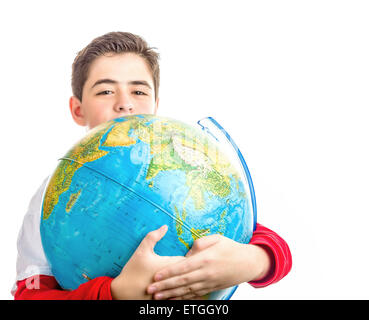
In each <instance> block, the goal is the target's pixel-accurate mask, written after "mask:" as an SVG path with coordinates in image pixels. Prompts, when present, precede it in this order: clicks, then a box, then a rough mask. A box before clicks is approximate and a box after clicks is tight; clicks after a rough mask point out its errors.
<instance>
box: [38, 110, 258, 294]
mask: <svg viewBox="0 0 369 320" xmlns="http://www.w3.org/2000/svg"><path fill="white" fill-rule="evenodd" d="M241 174H242V173H240V172H239V171H238V170H236V169H235V168H234V166H232V164H231V162H230V161H229V159H228V158H227V157H226V156H225V155H224V154H223V153H222V151H221V150H220V148H219V146H217V145H216V144H215V143H213V142H212V141H211V140H210V139H209V137H208V136H207V135H206V134H205V133H203V132H202V130H200V129H198V128H195V127H193V126H190V125H188V124H185V123H183V122H181V121H178V120H174V119H170V118H164V117H158V116H153V115H136V116H127V117H122V118H118V119H115V120H112V121H109V122H107V123H104V124H102V125H100V126H98V127H96V128H94V129H93V130H91V131H90V132H89V133H88V134H87V135H86V136H85V137H84V138H83V139H81V141H79V142H78V143H77V144H76V145H75V146H73V147H72V148H71V149H70V150H69V151H68V152H67V153H66V155H65V156H64V157H63V158H61V159H60V161H59V163H58V166H57V167H56V169H55V171H54V173H53V174H52V175H51V176H50V178H49V181H48V184H47V187H46V190H45V192H44V196H43V203H42V215H41V223H40V232H41V240H42V245H43V248H44V252H45V255H46V258H47V260H48V262H49V264H50V266H51V270H52V273H53V275H54V276H55V278H56V280H57V281H58V283H59V284H60V285H61V286H62V287H63V288H65V289H76V288H77V287H78V286H79V285H80V284H82V283H84V282H86V281H88V280H89V279H93V278H95V277H99V276H109V277H116V276H117V275H119V273H120V272H121V270H122V268H123V267H124V265H125V264H126V263H127V261H128V260H129V259H130V257H131V256H132V254H133V253H134V251H135V250H136V248H137V246H138V245H139V243H140V242H141V240H142V239H143V238H144V237H145V235H146V234H147V233H148V232H150V231H152V230H154V229H157V228H159V227H160V226H162V225H164V224H166V225H168V227H169V229H168V232H167V233H166V235H165V236H164V238H163V239H162V240H161V241H159V242H158V244H157V245H156V246H155V252H156V253H157V254H159V255H165V256H177V255H182V256H183V255H185V254H186V253H187V252H188V250H189V249H190V248H191V246H192V244H193V242H194V241H195V240H196V239H198V238H200V237H202V236H206V235H211V234H221V235H223V236H226V237H228V238H230V239H233V240H235V241H238V242H240V243H248V242H249V241H250V239H251V237H252V233H253V226H254V223H255V221H254V214H253V208H252V205H250V203H252V201H251V193H252V192H253V191H251V190H250V187H249V185H247V184H246V183H244V181H243V179H242V178H241ZM235 288H236V287H232V288H228V289H224V290H221V291H217V292H213V293H211V294H210V295H208V296H207V298H209V299H229V298H230V297H231V295H232V294H233V292H234V290H235Z"/></svg>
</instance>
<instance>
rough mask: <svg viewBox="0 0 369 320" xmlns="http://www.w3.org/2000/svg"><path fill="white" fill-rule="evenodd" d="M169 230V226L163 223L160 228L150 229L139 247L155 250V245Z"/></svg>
mask: <svg viewBox="0 0 369 320" xmlns="http://www.w3.org/2000/svg"><path fill="white" fill-rule="evenodd" d="M167 231H168V226H167V225H163V226H161V227H160V228H159V229H156V230H153V231H150V232H149V233H148V234H147V235H146V236H145V238H143V240H142V241H141V243H140V245H139V247H141V248H142V247H143V248H144V249H146V250H151V251H154V247H155V245H156V244H157V243H158V242H159V241H160V240H161V239H162V238H163V237H164V236H165V234H166V233H167Z"/></svg>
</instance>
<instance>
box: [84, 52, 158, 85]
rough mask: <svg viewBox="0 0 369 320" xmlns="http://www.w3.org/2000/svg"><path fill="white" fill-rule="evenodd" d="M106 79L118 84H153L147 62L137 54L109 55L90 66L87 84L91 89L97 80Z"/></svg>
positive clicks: (101, 57) (99, 58) (97, 59)
mask: <svg viewBox="0 0 369 320" xmlns="http://www.w3.org/2000/svg"><path fill="white" fill-rule="evenodd" d="M104 78H109V79H114V80H116V81H117V82H126V81H134V80H146V81H148V82H150V83H153V77H152V74H151V72H150V69H149V67H148V65H147V63H146V61H145V60H144V59H143V58H142V57H140V56H139V55H137V54H135V53H123V54H109V55H103V56H100V57H98V58H96V59H95V60H94V61H93V62H92V63H91V65H90V69H89V72H88V76H87V80H86V84H88V86H90V87H91V85H93V83H95V82H96V81H97V80H99V79H104Z"/></svg>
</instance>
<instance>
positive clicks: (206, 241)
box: [186, 234, 219, 257]
mask: <svg viewBox="0 0 369 320" xmlns="http://www.w3.org/2000/svg"><path fill="white" fill-rule="evenodd" d="M218 241H219V236H218V235H217V234H213V235H210V236H205V237H202V238H199V239H197V240H195V241H194V243H193V245H192V247H191V249H190V250H189V251H188V252H187V254H186V257H190V256H191V255H193V254H195V253H197V252H200V251H202V250H205V249H206V248H209V247H211V246H212V245H214V244H215V243H217V242H218Z"/></svg>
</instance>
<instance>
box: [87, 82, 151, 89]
mask: <svg viewBox="0 0 369 320" xmlns="http://www.w3.org/2000/svg"><path fill="white" fill-rule="evenodd" d="M102 83H108V84H117V83H118V81H116V80H113V79H100V80H97V81H96V82H95V83H94V84H93V86H92V87H91V89H92V88H94V87H96V86H97V85H99V84H102ZM128 84H129V85H142V86H146V87H147V88H148V89H150V90H152V88H151V86H150V84H149V83H148V82H147V81H146V80H132V81H128Z"/></svg>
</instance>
